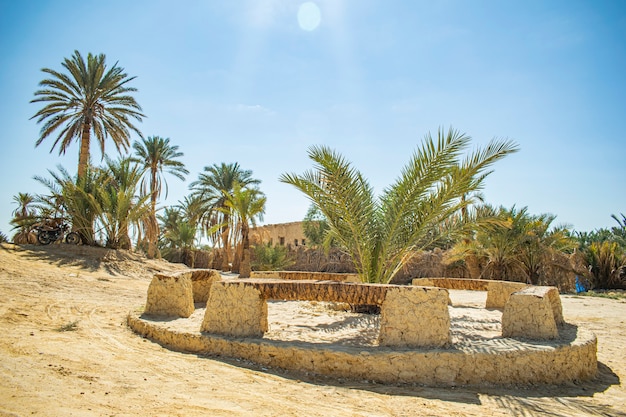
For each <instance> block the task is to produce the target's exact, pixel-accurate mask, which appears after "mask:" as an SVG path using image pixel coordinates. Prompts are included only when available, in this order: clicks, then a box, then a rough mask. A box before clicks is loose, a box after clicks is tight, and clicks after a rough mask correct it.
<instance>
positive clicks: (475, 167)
mask: <svg viewBox="0 0 626 417" xmlns="http://www.w3.org/2000/svg"><path fill="white" fill-rule="evenodd" d="M469 142H470V138H469V137H468V136H466V135H464V134H460V133H459V132H457V131H455V130H450V131H448V133H447V134H445V133H444V132H443V131H439V134H438V138H437V140H433V139H432V138H431V137H430V135H427V136H426V138H425V139H424V142H423V144H422V146H421V147H420V148H419V149H418V150H417V152H416V153H415V154H414V155H413V157H412V158H411V160H410V161H409V163H408V164H407V165H406V166H405V167H404V169H403V170H402V173H401V176H400V177H399V178H398V179H397V180H396V182H395V183H394V184H392V185H391V186H390V187H388V188H387V189H386V190H384V192H383V194H382V195H381V196H380V197H379V198H375V196H374V192H373V190H372V187H371V186H370V185H369V183H368V182H367V181H366V179H365V178H364V177H363V175H362V174H361V173H360V172H359V171H358V170H356V169H355V168H353V167H352V165H351V164H350V163H349V162H347V161H346V160H345V159H344V158H343V157H342V156H341V155H339V154H337V153H336V152H334V151H332V150H331V149H329V148H327V147H312V148H310V149H309V157H310V158H311V159H312V160H313V161H314V162H315V163H316V166H315V169H314V170H310V171H307V172H305V173H304V174H303V175H296V174H283V175H282V176H281V177H280V180H281V181H282V182H284V183H287V184H291V185H293V186H295V187H296V188H297V189H299V190H300V191H302V192H303V193H304V194H306V195H307V197H309V199H310V200H311V201H312V202H313V203H314V204H315V205H317V206H318V207H319V209H320V210H321V211H322V213H323V214H324V216H325V217H326V219H327V221H328V225H329V227H330V230H329V234H330V237H331V238H333V239H335V240H336V242H337V243H338V244H339V245H340V246H341V247H342V248H343V249H344V250H345V251H347V253H349V254H350V255H351V257H352V260H353V262H354V264H355V268H356V270H357V272H358V274H359V276H360V278H361V280H362V281H364V282H380V283H388V282H390V281H391V279H393V277H394V276H395V275H396V274H397V273H398V272H399V271H400V270H401V268H402V267H403V266H404V265H405V264H406V263H407V262H408V261H409V260H410V259H411V258H412V257H413V256H414V255H415V253H416V252H417V251H418V250H420V249H423V248H426V247H428V246H430V245H432V244H433V243H434V242H436V241H438V240H439V239H442V238H443V237H445V236H444V235H442V232H445V233H452V232H453V231H456V230H458V229H459V228H461V227H462V226H463V222H455V221H453V219H454V217H453V215H454V214H456V213H458V212H459V211H460V210H461V209H462V208H463V207H467V206H468V205H470V204H472V203H473V202H474V199H473V198H471V197H470V198H467V196H471V195H472V193H473V192H474V191H477V190H480V189H481V187H482V184H483V180H484V179H485V177H487V175H488V174H489V173H490V171H488V169H489V167H490V166H491V165H492V164H493V163H494V162H496V161H498V160H499V159H502V158H503V157H504V156H506V155H508V154H510V153H513V152H516V151H517V147H516V146H515V144H513V143H512V142H511V141H495V140H494V141H492V142H490V143H489V144H488V145H487V147H485V148H484V149H479V150H476V151H474V152H473V153H471V154H470V155H469V156H467V157H466V158H465V159H461V157H462V152H463V151H464V150H465V149H466V148H467V147H468V145H469ZM464 196H466V197H464ZM458 217H460V216H458Z"/></svg>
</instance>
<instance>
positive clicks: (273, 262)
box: [252, 245, 293, 271]
mask: <svg viewBox="0 0 626 417" xmlns="http://www.w3.org/2000/svg"><path fill="white" fill-rule="evenodd" d="M292 264H293V260H292V259H291V258H290V256H289V252H288V251H287V248H286V247H285V246H280V245H276V246H270V245H256V246H254V247H253V257H252V269H253V270H254V271H280V270H284V269H285V268H287V267H289V266H291V265H292Z"/></svg>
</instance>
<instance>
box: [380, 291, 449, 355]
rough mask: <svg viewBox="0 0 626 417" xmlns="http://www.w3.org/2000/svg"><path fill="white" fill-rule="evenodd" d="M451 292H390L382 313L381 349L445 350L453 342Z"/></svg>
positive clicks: (384, 302)
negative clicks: (435, 348)
mask: <svg viewBox="0 0 626 417" xmlns="http://www.w3.org/2000/svg"><path fill="white" fill-rule="evenodd" d="M448 302H449V296H448V291H447V290H446V289H442V288H433V287H417V286H407V287H398V288H390V289H388V290H387V294H386V296H385V300H384V301H383V303H382V306H381V309H380V314H381V317H380V333H379V336H378V342H379V344H380V345H381V346H406V347H421V346H431V347H438V346H445V345H447V344H448V343H449V342H450V314H449V312H448Z"/></svg>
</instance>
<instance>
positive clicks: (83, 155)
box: [78, 121, 91, 178]
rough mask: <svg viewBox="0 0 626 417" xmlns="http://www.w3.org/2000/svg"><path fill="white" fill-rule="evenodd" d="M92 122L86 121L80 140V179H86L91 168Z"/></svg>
mask: <svg viewBox="0 0 626 417" xmlns="http://www.w3.org/2000/svg"><path fill="white" fill-rule="evenodd" d="M90 131H91V122H89V121H86V122H85V124H84V125H83V132H82V136H81V138H80V152H79V154H78V178H84V177H85V174H86V173H87V167H88V166H89V145H90V140H91V136H90V135H91V132H90Z"/></svg>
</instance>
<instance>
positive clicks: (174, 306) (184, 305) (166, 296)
mask: <svg viewBox="0 0 626 417" xmlns="http://www.w3.org/2000/svg"><path fill="white" fill-rule="evenodd" d="M193 311H194V305H193V284H192V283H191V272H190V271H185V272H179V273H177V274H173V275H166V274H154V276H153V277H152V281H151V282H150V285H149V286H148V297H147V301H146V308H145V311H144V313H145V314H150V315H155V316H165V317H189V316H191V314H192V313H193Z"/></svg>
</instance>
